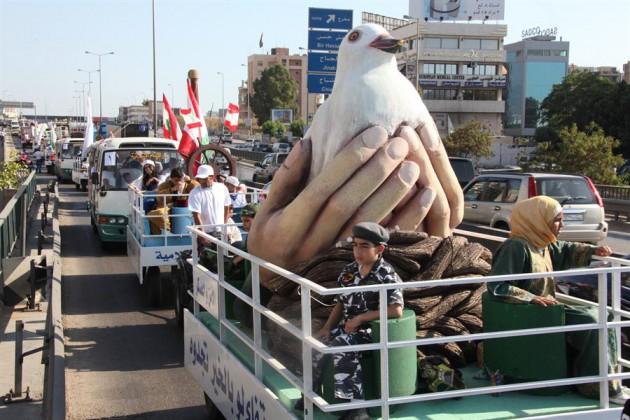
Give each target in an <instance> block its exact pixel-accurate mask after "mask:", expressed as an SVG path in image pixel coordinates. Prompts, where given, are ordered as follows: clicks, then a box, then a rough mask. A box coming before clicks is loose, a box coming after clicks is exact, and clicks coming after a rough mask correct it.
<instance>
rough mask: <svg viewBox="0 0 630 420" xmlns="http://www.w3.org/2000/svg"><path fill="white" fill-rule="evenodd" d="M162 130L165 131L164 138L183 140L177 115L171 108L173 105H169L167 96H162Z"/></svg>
mask: <svg viewBox="0 0 630 420" xmlns="http://www.w3.org/2000/svg"><path fill="white" fill-rule="evenodd" d="M162 103H163V104H164V106H163V107H162V130H163V131H164V138H165V139H171V140H175V141H179V140H180V139H181V138H182V131H181V129H180V128H179V123H178V122H177V118H175V113H174V112H173V109H172V108H171V104H169V103H168V99H166V95H164V94H162Z"/></svg>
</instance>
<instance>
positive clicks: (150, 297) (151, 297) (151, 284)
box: [143, 267, 161, 308]
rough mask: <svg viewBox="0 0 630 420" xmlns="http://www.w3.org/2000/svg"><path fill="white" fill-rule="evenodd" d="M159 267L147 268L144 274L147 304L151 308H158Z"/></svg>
mask: <svg viewBox="0 0 630 420" xmlns="http://www.w3.org/2000/svg"><path fill="white" fill-rule="evenodd" d="M160 277H161V276H160V267H148V268H146V269H145V273H144V284H143V286H144V289H145V295H146V297H147V304H148V305H149V307H151V308H156V307H158V306H160Z"/></svg>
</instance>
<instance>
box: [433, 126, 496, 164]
mask: <svg viewBox="0 0 630 420" xmlns="http://www.w3.org/2000/svg"><path fill="white" fill-rule="evenodd" d="M444 147H445V148H446V152H447V153H448V155H449V156H458V157H464V158H471V159H479V158H483V157H485V158H490V157H492V156H493V153H492V136H491V135H490V133H489V132H488V130H487V129H486V127H485V126H483V125H481V123H479V121H475V120H471V121H469V122H467V123H466V124H465V125H464V126H462V127H459V128H458V129H456V130H455V131H453V132H452V133H451V134H449V136H448V137H447V138H446V140H445V141H444Z"/></svg>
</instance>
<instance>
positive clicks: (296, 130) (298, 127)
mask: <svg viewBox="0 0 630 420" xmlns="http://www.w3.org/2000/svg"><path fill="white" fill-rule="evenodd" d="M305 127H306V122H305V121H304V120H295V121H293V122H292V123H291V126H290V127H289V131H291V132H292V133H293V135H294V136H297V137H304V128H305Z"/></svg>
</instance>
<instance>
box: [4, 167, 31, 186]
mask: <svg viewBox="0 0 630 420" xmlns="http://www.w3.org/2000/svg"><path fill="white" fill-rule="evenodd" d="M25 171H27V172H28V169H27V168H26V167H25V166H24V165H23V164H21V163H18V162H14V161H9V162H6V163H4V164H2V165H0V190H11V189H16V188H17V187H18V186H19V185H20V181H21V175H22V174H23V173H24V172H25Z"/></svg>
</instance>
